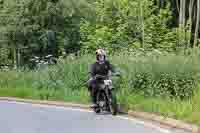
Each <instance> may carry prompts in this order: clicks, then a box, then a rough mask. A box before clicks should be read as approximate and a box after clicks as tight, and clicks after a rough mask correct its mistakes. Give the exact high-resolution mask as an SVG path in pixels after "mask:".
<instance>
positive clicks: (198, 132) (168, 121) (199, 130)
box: [0, 97, 200, 133]
mask: <svg viewBox="0 0 200 133" xmlns="http://www.w3.org/2000/svg"><path fill="white" fill-rule="evenodd" d="M0 101H14V102H24V103H31V104H41V105H53V106H60V107H72V108H80V109H85V110H91V108H90V106H89V105H84V104H76V103H69V102H60V101H47V100H32V99H22V98H14V97H0ZM120 110H121V111H120V112H121V113H126V114H127V115H128V116H130V117H135V118H140V119H144V120H150V121H153V122H156V123H159V124H161V125H165V126H168V127H170V128H177V129H182V130H185V131H188V132H192V133H200V127H199V126H197V125H194V124H188V123H185V122H182V121H180V120H175V119H172V118H168V117H164V116H160V115H156V114H153V113H147V112H137V111H132V110H129V111H128V112H124V111H123V109H120Z"/></svg>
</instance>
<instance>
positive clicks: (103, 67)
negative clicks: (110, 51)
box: [89, 60, 115, 77]
mask: <svg viewBox="0 0 200 133" xmlns="http://www.w3.org/2000/svg"><path fill="white" fill-rule="evenodd" d="M109 71H111V72H113V73H115V68H114V66H113V65H112V64H111V63H110V62H109V61H107V60H106V61H105V62H104V63H103V64H99V63H98V62H95V63H94V64H92V65H91V66H90V68H89V74H90V77H94V76H95V75H97V74H98V75H102V76H108V74H109Z"/></svg>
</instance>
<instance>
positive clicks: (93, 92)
mask: <svg viewBox="0 0 200 133" xmlns="http://www.w3.org/2000/svg"><path fill="white" fill-rule="evenodd" d="M88 90H89V91H90V96H91V98H92V102H93V103H94V104H96V102H97V99H96V96H97V80H96V79H90V80H88Z"/></svg>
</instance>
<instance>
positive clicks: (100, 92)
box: [94, 74, 120, 115]
mask: <svg viewBox="0 0 200 133" xmlns="http://www.w3.org/2000/svg"><path fill="white" fill-rule="evenodd" d="M112 76H120V75H119V74H115V75H112ZM96 79H97V80H98V81H100V83H99V84H98V85H97V86H98V89H97V95H96V100H97V106H96V107H94V111H95V112H96V113H100V112H104V111H108V112H111V113H112V115H116V114H117V111H118V106H117V99H116V96H115V95H114V94H113V92H112V91H113V89H114V87H113V85H112V80H111V79H109V78H108V77H106V76H102V75H96Z"/></svg>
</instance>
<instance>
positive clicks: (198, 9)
mask: <svg viewBox="0 0 200 133" xmlns="http://www.w3.org/2000/svg"><path fill="white" fill-rule="evenodd" d="M196 14H197V16H196V27H195V34H194V47H195V46H197V39H198V34H199V20H200V16H199V15H200V0H197V13H196Z"/></svg>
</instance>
